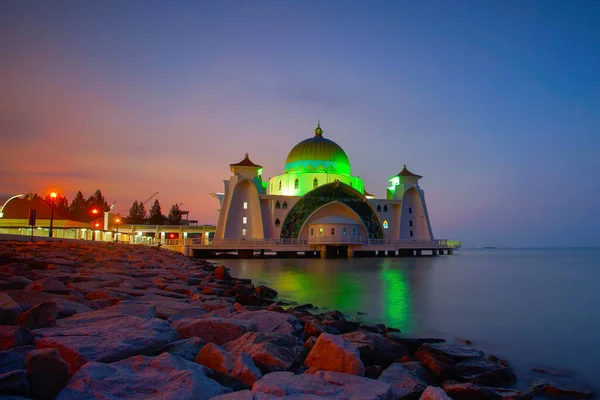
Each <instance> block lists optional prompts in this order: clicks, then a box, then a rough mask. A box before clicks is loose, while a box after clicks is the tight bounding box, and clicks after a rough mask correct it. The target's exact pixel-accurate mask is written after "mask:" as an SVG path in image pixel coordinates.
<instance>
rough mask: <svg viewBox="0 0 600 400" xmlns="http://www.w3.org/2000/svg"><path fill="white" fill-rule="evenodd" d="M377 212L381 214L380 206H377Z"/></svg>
mask: <svg viewBox="0 0 600 400" xmlns="http://www.w3.org/2000/svg"><path fill="white" fill-rule="evenodd" d="M377 212H381V204H377Z"/></svg>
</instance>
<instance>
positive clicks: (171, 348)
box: [159, 337, 206, 362]
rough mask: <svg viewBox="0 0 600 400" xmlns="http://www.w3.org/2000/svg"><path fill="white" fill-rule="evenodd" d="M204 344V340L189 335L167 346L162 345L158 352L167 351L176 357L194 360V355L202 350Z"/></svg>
mask: <svg viewBox="0 0 600 400" xmlns="http://www.w3.org/2000/svg"><path fill="white" fill-rule="evenodd" d="M205 345H206V342H205V341H204V340H202V339H200V338H198V337H191V338H188V339H182V340H178V341H176V342H173V343H171V344H168V345H167V346H165V347H163V348H162V349H161V350H160V351H159V352H160V353H169V354H172V355H174V356H177V357H181V358H183V359H184V360H188V361H192V362H193V361H194V360H195V359H196V356H197V355H198V353H199V352H200V350H202V347H204V346H205Z"/></svg>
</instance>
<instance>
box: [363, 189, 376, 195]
mask: <svg viewBox="0 0 600 400" xmlns="http://www.w3.org/2000/svg"><path fill="white" fill-rule="evenodd" d="M365 197H375V195H374V194H371V193H369V192H367V189H365Z"/></svg>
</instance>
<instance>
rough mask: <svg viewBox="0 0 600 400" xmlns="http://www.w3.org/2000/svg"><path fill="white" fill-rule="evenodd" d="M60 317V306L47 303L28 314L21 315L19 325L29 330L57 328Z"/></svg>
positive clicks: (39, 305)
mask: <svg viewBox="0 0 600 400" xmlns="http://www.w3.org/2000/svg"><path fill="white" fill-rule="evenodd" d="M57 317H58V306H57V305H56V303H55V302H53V301H45V302H43V303H40V304H38V305H37V306H35V307H32V308H30V309H29V310H28V311H27V312H24V313H23V314H21V315H20V316H19V318H18V320H17V324H18V325H21V326H23V327H25V328H27V329H40V328H49V327H52V326H56V318H57Z"/></svg>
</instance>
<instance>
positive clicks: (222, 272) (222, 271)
mask: <svg viewBox="0 0 600 400" xmlns="http://www.w3.org/2000/svg"><path fill="white" fill-rule="evenodd" d="M215 278H217V279H220V280H222V281H223V280H230V279H231V275H229V270H228V269H227V268H226V267H225V266H223V265H219V266H218V267H216V268H215Z"/></svg>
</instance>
